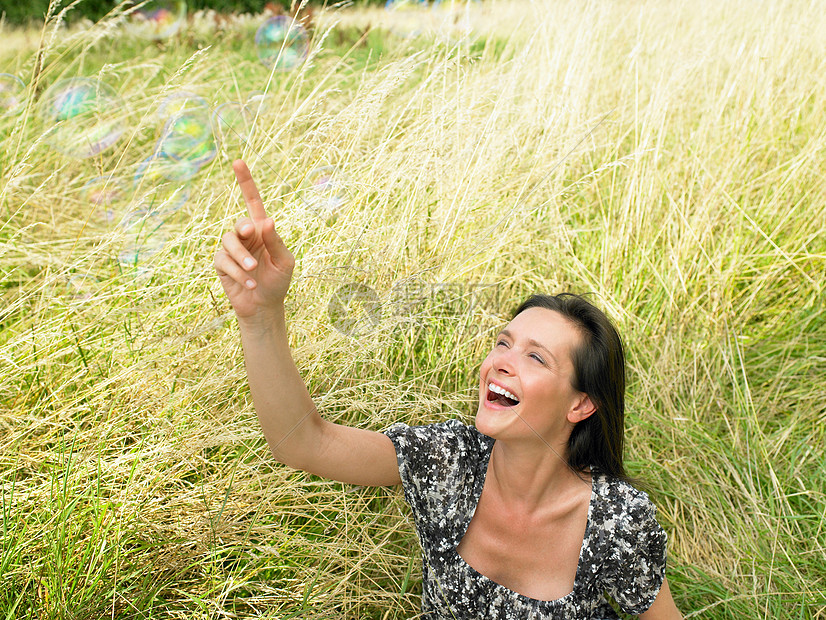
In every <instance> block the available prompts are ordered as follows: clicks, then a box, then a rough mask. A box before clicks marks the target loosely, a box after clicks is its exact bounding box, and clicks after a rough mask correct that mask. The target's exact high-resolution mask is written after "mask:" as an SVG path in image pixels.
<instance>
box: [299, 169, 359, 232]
mask: <svg viewBox="0 0 826 620" xmlns="http://www.w3.org/2000/svg"><path fill="white" fill-rule="evenodd" d="M348 186H349V182H348V180H347V178H346V177H345V175H344V174H343V173H342V172H341V171H340V170H339V169H338V168H336V167H335V166H322V167H320V168H315V169H313V170H311V171H310V172H308V173H307V174H306V175H305V176H304V178H303V179H302V180H301V183H300V184H299V188H300V190H299V191H300V196H301V201H302V202H303V203H304V209H305V211H306V212H308V213H309V214H311V215H312V216H314V217H319V218H322V219H323V220H324V221H326V222H327V223H328V224H332V223H333V222H334V221H335V220H336V218H337V217H338V215H339V213H340V212H341V210H342V209H343V208H344V207H345V206H346V204H347V200H348V198H349V196H348V193H349V191H348Z"/></svg>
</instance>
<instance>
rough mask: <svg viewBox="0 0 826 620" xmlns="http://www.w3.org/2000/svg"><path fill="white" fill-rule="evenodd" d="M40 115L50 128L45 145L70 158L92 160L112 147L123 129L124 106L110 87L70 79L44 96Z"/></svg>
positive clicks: (90, 80) (92, 81) (85, 80)
mask: <svg viewBox="0 0 826 620" xmlns="http://www.w3.org/2000/svg"><path fill="white" fill-rule="evenodd" d="M40 114H41V117H42V118H43V120H44V121H45V122H46V123H47V124H48V125H50V126H51V129H50V131H49V135H48V138H47V140H48V142H49V143H50V144H51V145H52V146H53V147H54V148H55V149H57V150H58V151H60V152H62V153H64V154H66V155H69V156H70V157H79V158H85V157H92V156H94V155H98V154H100V153H102V152H103V151H105V150H106V149H108V148H110V147H111V146H112V145H114V144H115V143H116V142H117V141H118V140H119V139H120V137H121V135H122V134H123V132H124V129H125V122H124V121H125V119H124V118H123V117H122V115H123V114H124V105H123V102H122V101H121V99H120V97H118V96H117V94H115V91H114V90H112V88H111V87H110V86H108V85H107V84H105V83H103V82H101V81H100V80H96V79H92V78H69V79H66V80H60V81H59V82H56V83H55V84H53V85H52V86H51V87H50V88H49V89H48V90H47V91H46V93H45V94H44V95H43V101H42V107H41V108H40Z"/></svg>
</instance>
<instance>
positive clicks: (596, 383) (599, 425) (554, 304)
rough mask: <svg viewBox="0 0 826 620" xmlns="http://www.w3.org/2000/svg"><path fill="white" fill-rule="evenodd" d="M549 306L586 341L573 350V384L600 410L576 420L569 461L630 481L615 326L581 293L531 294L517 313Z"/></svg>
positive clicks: (576, 467) (621, 363)
mask: <svg viewBox="0 0 826 620" xmlns="http://www.w3.org/2000/svg"><path fill="white" fill-rule="evenodd" d="M528 308H547V309H548V310H553V311H555V312H558V313H560V314H561V315H562V316H564V317H565V318H566V319H568V320H569V321H570V322H571V323H572V324H573V325H574V326H575V327H576V328H577V330H579V332H580V334H581V336H582V342H581V344H580V346H579V347H577V348H576V350H574V351H573V352H572V354H571V359H572V361H573V364H574V376H573V379H572V383H573V388H574V389H575V390H577V391H578V392H584V393H585V394H587V395H588V396H589V397H590V398H591V401H592V402H593V403H594V405H595V406H596V411H594V413H593V414H591V415H590V416H589V417H588V418H586V419H585V420H582V421H581V422H578V423H577V424H576V425H575V426H574V429H573V431H571V436H570V438H569V439H568V465H570V466H571V468H573V469H574V470H575V471H577V472H584V471H585V470H586V469H587V468H592V469H596V470H598V471H600V472H602V473H605V474H609V475H611V476H615V477H617V478H620V479H623V480H629V477H628V476H627V475H626V473H625V466H624V465H623V461H622V453H623V448H624V443H625V351H624V349H623V345H622V339H621V338H620V336H619V334H618V333H617V330H616V329H615V328H614V325H613V324H612V323H611V321H610V320H609V319H608V317H607V316H606V315H605V313H604V312H602V310H600V309H599V308H597V307H596V306H594V305H593V304H592V303H591V302H589V301H588V300H586V299H585V298H584V297H581V296H580V295H575V294H573V293H561V294H559V295H531V296H530V297H529V298H528V299H526V300H525V301H524V302H523V303H522V305H520V306H519V307H518V308H517V309H516V311H515V312H514V313H513V316H514V317H515V316H516V315H518V314H519V313H520V312H524V311H525V310H527V309H528Z"/></svg>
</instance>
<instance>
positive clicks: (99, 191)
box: [81, 174, 127, 222]
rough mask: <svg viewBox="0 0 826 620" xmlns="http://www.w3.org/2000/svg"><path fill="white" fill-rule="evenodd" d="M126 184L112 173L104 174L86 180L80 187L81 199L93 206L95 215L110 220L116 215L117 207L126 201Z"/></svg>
mask: <svg viewBox="0 0 826 620" xmlns="http://www.w3.org/2000/svg"><path fill="white" fill-rule="evenodd" d="M126 194H127V192H126V186H125V184H124V182H123V181H122V180H121V179H120V178H119V177H117V176H115V175H113V174H105V175H102V176H99V177H95V178H93V179H90V180H89V181H87V182H86V184H85V185H84V186H83V188H82V189H81V195H82V196H83V199H84V200H85V201H86V202H87V203H88V204H89V205H91V206H93V207H95V210H96V212H97V215H98V216H99V217H100V218H101V219H104V220H106V221H107V222H112V221H114V219H115V218H116V217H117V212H118V210H119V208H120V207H121V206H122V205H123V204H124V203H125V201H126V198H127V196H126Z"/></svg>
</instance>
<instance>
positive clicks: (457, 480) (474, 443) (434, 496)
mask: <svg viewBox="0 0 826 620" xmlns="http://www.w3.org/2000/svg"><path fill="white" fill-rule="evenodd" d="M384 433H385V434H386V435H387V436H388V437H389V438H390V439H391V441H392V442H393V445H394V446H395V447H396V455H397V458H398V462H399V474H400V476H401V480H402V486H403V489H404V497H405V500H406V501H407V503H408V504H410V508H411V510H412V512H413V518H414V521H415V526H416V533H417V534H418V536H419V541H420V542H421V545H422V576H423V592H422V616H421V617H422V618H427V619H428V620H435V619H442V618H444V619H457V620H459V619H463V620H470V619H477V618H478V619H484V620H491V619H500V620H516V619H519V620H522V619H526V618H532V619H540V618H554V619H566V620H567V619H570V620H590V619H593V620H605V619H618V618H619V616H618V614H617V613H616V612H615V611H614V609H613V608H612V607H611V606H610V605H609V604H608V602H607V599H606V594H607V595H609V596H610V597H611V598H612V599H613V600H614V601H615V602H616V604H617V605H619V606H620V608H621V609H622V610H623V611H624V612H626V613H629V614H640V613H642V612H643V611H645V610H646V609H648V607H649V606H650V605H651V603H653V602H654V599H655V598H656V596H657V593H658V592H659V590H660V586H661V585H662V582H663V579H664V578H665V560H666V534H665V532H664V531H663V529H662V528H661V527H660V525H659V524H658V523H657V521H656V519H655V514H656V508H655V507H654V505H653V504H652V503H651V502H650V500H649V499H648V496H647V495H646V494H645V493H643V492H642V491H638V490H637V489H635V488H634V487H632V486H631V485H629V484H627V483H626V482H623V481H620V480H617V479H615V478H611V477H608V476H605V475H602V474H600V473H598V472H593V473H592V476H591V480H592V483H591V485H592V487H591V500H590V505H589V507H588V523H587V526H586V529H585V537H584V539H583V541H582V547H581V549H580V554H579V564H578V566H577V571H576V577H575V579H574V587H573V590H572V591H571V592H570V593H569V594H567V595H566V596H563V597H562V598H559V599H556V600H552V601H540V600H537V599H533V598H530V597H527V596H524V595H522V594H519V593H517V592H514V591H512V590H509V589H507V588H506V587H505V586H503V585H500V584H498V583H496V582H494V581H492V580H491V579H488V578H487V577H485V576H484V575H482V574H480V573H478V572H477V571H476V570H474V569H473V568H472V567H471V566H470V565H469V564H467V563H466V562H465V561H464V560H463V559H462V557H461V556H460V555H459V553H458V552H457V551H456V547H457V546H458V545H459V542H460V541H461V540H462V537H463V536H464V534H465V531H466V530H467V527H468V525H469V523H470V520H471V518H472V517H473V513H474V511H475V510H476V504H477V503H478V501H479V497H480V495H481V494H482V487H483V485H484V482H485V474H486V472H487V467H488V461H489V458H490V452H491V449H492V448H493V442H494V440H493V439H491V438H490V437H487V436H485V435H483V434H481V433H480V432H479V431H477V430H476V428H474V427H472V426H466V425H465V424H462V423H461V422H460V421H459V420H448V421H447V422H441V423H439V424H431V425H428V426H408V425H406V424H402V423H398V424H394V425H393V426H391V427H390V428H388V429H387V430H386V431H384Z"/></svg>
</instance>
